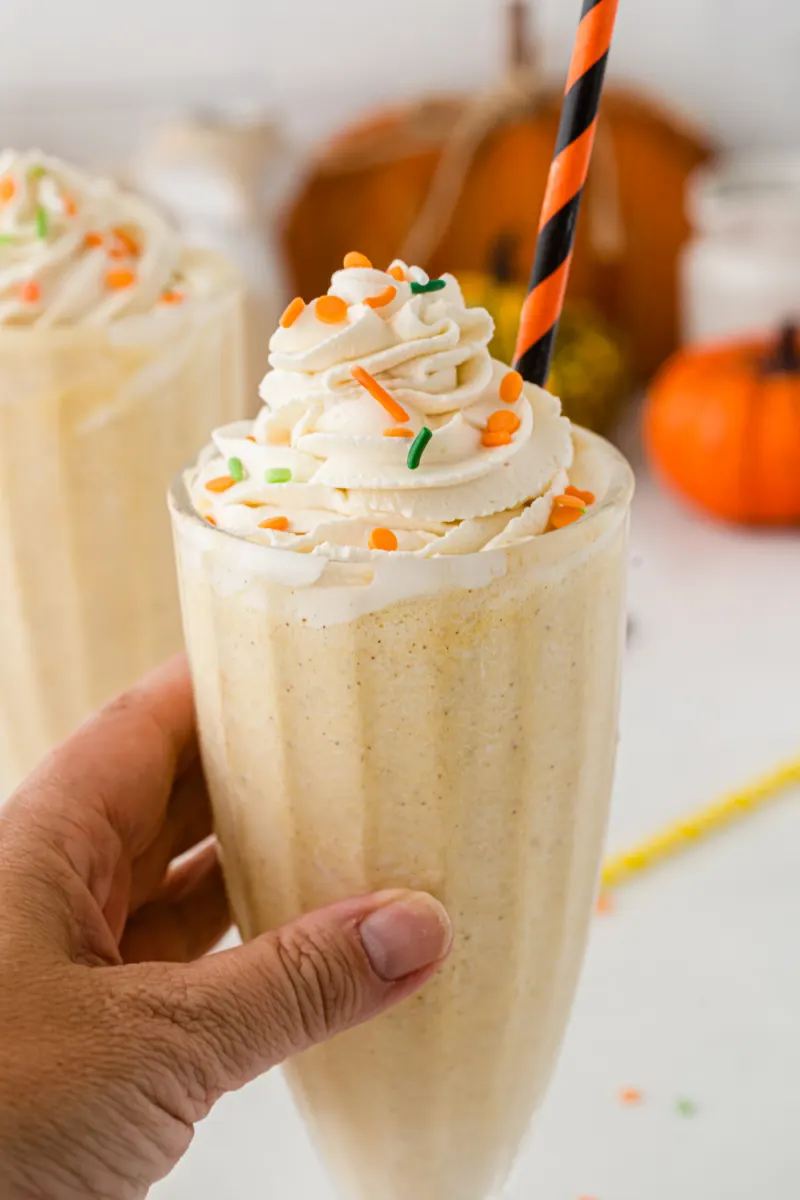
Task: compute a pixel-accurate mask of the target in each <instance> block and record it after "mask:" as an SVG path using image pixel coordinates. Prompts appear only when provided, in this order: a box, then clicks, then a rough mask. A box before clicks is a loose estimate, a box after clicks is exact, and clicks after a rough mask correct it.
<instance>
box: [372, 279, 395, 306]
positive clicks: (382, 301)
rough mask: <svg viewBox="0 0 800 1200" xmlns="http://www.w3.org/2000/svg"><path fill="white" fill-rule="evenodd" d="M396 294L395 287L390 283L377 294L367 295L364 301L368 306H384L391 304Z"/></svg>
mask: <svg viewBox="0 0 800 1200" xmlns="http://www.w3.org/2000/svg"><path fill="white" fill-rule="evenodd" d="M396 295H397V288H396V287H392V285H391V284H389V286H388V287H387V288H384V289H383V291H382V292H380V293H379V294H378V295H377V296H367V298H366V300H365V301H364V303H365V304H366V305H367V307H368V308H386V305H387V304H391V303H392V301H393V300H394V298H395V296H396Z"/></svg>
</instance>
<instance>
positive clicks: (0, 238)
mask: <svg viewBox="0 0 800 1200" xmlns="http://www.w3.org/2000/svg"><path fill="white" fill-rule="evenodd" d="M16 240H17V239H16V238H15V237H14V235H13V234H11V233H0V246H13V244H14V242H15V241H16Z"/></svg>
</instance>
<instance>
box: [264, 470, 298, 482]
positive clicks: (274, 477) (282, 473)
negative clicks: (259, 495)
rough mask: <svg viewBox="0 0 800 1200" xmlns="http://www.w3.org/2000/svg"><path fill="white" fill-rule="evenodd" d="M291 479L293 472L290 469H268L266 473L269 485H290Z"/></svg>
mask: <svg viewBox="0 0 800 1200" xmlns="http://www.w3.org/2000/svg"><path fill="white" fill-rule="evenodd" d="M291 478H292V472H291V471H290V470H289V468H288V467H268V468H267V470H266V471H265V472H264V479H265V480H266V482H267V483H289V482H290V481H291Z"/></svg>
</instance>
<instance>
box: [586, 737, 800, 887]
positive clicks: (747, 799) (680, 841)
mask: <svg viewBox="0 0 800 1200" xmlns="http://www.w3.org/2000/svg"><path fill="white" fill-rule="evenodd" d="M798 783H800V758H797V759H795V760H794V761H793V762H787V763H784V764H783V766H780V767H777V768H776V770H774V771H770V772H769V774H767V775H762V776H761V778H760V779H755V780H754V781H753V782H752V783H751V784H749V785H748V786H747V787H744V788H742V789H741V790H740V791H736V792H729V793H727V794H726V795H725V796H722V797H721V798H720V799H719V800H716V801H715V802H714V803H713V804H709V805H707V806H706V807H705V808H701V809H699V811H697V812H695V813H694V814H692V815H690V816H688V817H684V818H683V819H682V820H680V821H675V822H674V823H673V824H672V825H668V826H666V828H665V829H662V831H661V832H660V833H657V834H655V836H654V837H651V838H648V839H647V841H644V842H640V843H639V845H638V846H632V847H631V848H630V849H629V850H623V851H622V853H620V854H614V855H612V856H611V858H609V859H607V860H606V863H605V865H604V867H603V878H602V886H603V888H604V889H608V888H612V887H616V886H617V885H618V884H620V883H626V882H627V881H628V880H629V879H630V878H631V877H632V876H634V875H638V874H639V873H640V872H641V871H647V870H648V869H649V868H650V867H652V866H654V865H655V864H656V863H658V862H660V861H661V859H662V858H668V857H670V856H671V855H673V854H676V853H677V852H678V851H679V850H683V849H685V847H686V846H688V845H690V844H691V843H692V842H697V841H700V839H701V838H704V837H707V836H708V835H709V834H711V833H714V832H715V831H716V830H718V829H721V828H723V827H724V826H725V825H729V824H730V823H731V822H733V821H735V820H737V819H738V818H739V817H743V816H745V815H746V814H747V813H749V812H753V810H754V809H756V808H760V807H761V805H762V804H765V803H766V801H767V800H771V799H772V798H773V797H774V796H777V795H778V793H779V792H782V791H784V790H785V789H786V788H788V787H791V786H792V785H793V784H798Z"/></svg>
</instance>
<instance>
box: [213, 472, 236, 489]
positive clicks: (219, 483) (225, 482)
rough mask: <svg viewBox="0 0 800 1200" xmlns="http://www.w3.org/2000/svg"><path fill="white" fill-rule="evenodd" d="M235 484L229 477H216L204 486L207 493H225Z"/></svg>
mask: <svg viewBox="0 0 800 1200" xmlns="http://www.w3.org/2000/svg"><path fill="white" fill-rule="evenodd" d="M235 482H236V480H235V479H233V478H232V477H231V476H230V475H217V477H216V479H209V481H208V483H207V484H206V491H207V492H227V490H228V488H232V487H233V485H234V483H235Z"/></svg>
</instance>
